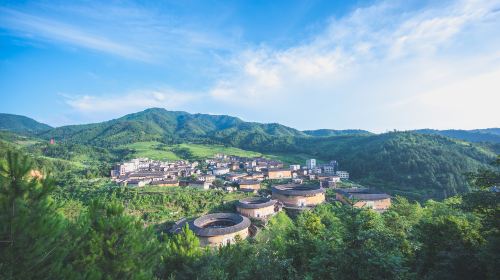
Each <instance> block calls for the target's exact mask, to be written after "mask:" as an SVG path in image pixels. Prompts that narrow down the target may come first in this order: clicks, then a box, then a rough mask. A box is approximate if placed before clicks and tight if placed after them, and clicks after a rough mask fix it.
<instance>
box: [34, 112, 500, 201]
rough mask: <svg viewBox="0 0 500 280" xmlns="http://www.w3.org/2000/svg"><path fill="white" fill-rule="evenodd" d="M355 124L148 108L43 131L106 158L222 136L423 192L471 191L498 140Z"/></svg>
mask: <svg viewBox="0 0 500 280" xmlns="http://www.w3.org/2000/svg"><path fill="white" fill-rule="evenodd" d="M353 132H356V133H355V134H351V135H343V136H326V135H329V134H331V133H332V131H330V130H319V131H316V132H311V131H309V132H301V131H298V130H296V129H293V128H289V127H286V126H283V125H280V124H260V123H252V122H244V121H242V120H240V119H238V118H235V117H230V116H213V115H206V114H189V113H186V112H171V111H167V110H164V109H148V110H145V111H142V112H139V113H135V114H130V115H126V116H124V117H121V118H118V119H115V120H110V121H106V122H102V123H96V124H87V125H73V126H64V127H59V128H55V129H52V130H49V131H45V132H42V133H40V134H38V137H41V138H45V139H47V140H48V139H50V138H55V139H56V142H57V143H60V144H61V145H63V146H57V147H45V148H43V149H42V150H43V151H44V153H45V154H44V155H45V156H56V157H57V153H58V151H59V150H61V151H64V153H63V154H64V155H63V156H60V157H59V158H63V159H66V158H69V157H66V156H65V155H66V154H68V155H71V154H73V155H72V157H74V152H73V151H70V150H68V149H75V147H78V150H82V151H84V150H89V151H90V150H91V151H97V152H94V153H90V154H95V155H96V156H94V158H95V159H97V158H102V157H100V156H99V157H98V156H97V155H98V154H99V152H98V151H101V150H105V151H110V153H109V156H106V158H109V159H111V158H114V159H119V158H120V156H122V155H124V154H126V153H122V152H123V151H119V150H116V148H117V147H120V146H121V145H123V144H129V143H135V142H141V141H158V142H161V143H165V144H173V143H188V142H191V143H203V144H220V145H225V146H231V147H237V148H242V149H245V150H249V151H257V152H261V153H265V154H273V155H274V154H275V155H298V154H301V155H307V156H311V157H315V158H317V159H319V160H323V161H329V160H334V159H335V160H337V161H339V162H340V167H341V169H343V170H347V171H349V172H350V174H351V178H352V179H354V180H355V181H358V182H360V183H363V184H366V185H369V186H371V187H376V188H379V189H382V190H385V191H387V192H389V193H391V194H403V195H405V196H407V197H410V198H414V199H418V200H425V199H427V198H439V199H441V198H445V197H449V196H452V195H454V194H457V193H461V192H466V191H467V190H468V188H469V187H468V183H467V180H466V173H468V172H475V171H477V170H478V169H480V168H483V167H485V166H487V164H488V163H490V162H491V161H492V160H493V159H494V157H495V150H496V148H495V147H496V146H494V145H482V144H475V143H468V142H464V141H461V140H455V139H452V138H449V137H443V136H440V135H433V134H427V133H415V132H390V133H383V134H368V133H364V132H363V131H359V130H355V131H353ZM311 134H313V135H316V136H311ZM317 135H325V136H317ZM76 144H77V146H75V145H76ZM58 147H59V149H57V148H58ZM71 147H73V148H71ZM85 147H89V148H85ZM91 147H92V148H91ZM103 148H104V149H103ZM33 150H34V151H36V149H33ZM61 151H59V152H61ZM49 152H50V153H49ZM61 153H62V152H61ZM87 157H88V156H87ZM95 159H94V160H95ZM297 163H299V164H303V163H302V162H297ZM108 164H109V163H108Z"/></svg>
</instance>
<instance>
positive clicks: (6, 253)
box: [0, 152, 69, 279]
mask: <svg viewBox="0 0 500 280" xmlns="http://www.w3.org/2000/svg"><path fill="white" fill-rule="evenodd" d="M32 170H33V163H32V162H31V161H30V160H29V159H28V158H27V157H25V156H22V155H21V154H19V153H15V152H9V153H7V155H6V157H5V161H2V162H0V278H1V279H53V276H54V275H59V274H61V275H63V274H64V263H63V261H62V258H63V256H64V254H65V253H66V250H67V245H68V244H69V243H68V240H67V238H66V237H65V227H66V223H65V222H64V220H63V218H62V216H60V215H57V214H56V213H55V211H56V208H55V204H54V203H53V201H52V200H51V199H50V197H49V193H50V192H51V191H52V190H53V189H54V185H53V182H52V180H51V179H49V178H46V179H39V178H33V177H30V172H31V171H32ZM59 277H62V276H59Z"/></svg>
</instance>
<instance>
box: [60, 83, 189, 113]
mask: <svg viewBox="0 0 500 280" xmlns="http://www.w3.org/2000/svg"><path fill="white" fill-rule="evenodd" d="M62 96H63V97H64V99H65V102H66V104H67V105H69V106H70V107H71V108H72V109H73V110H75V111H76V112H78V113H81V114H87V115H94V114H98V115H102V114H105V115H113V116H119V115H120V114H124V113H130V112H134V111H139V110H143V109H146V108H151V107H162V108H169V109H177V108H179V107H180V106H182V105H184V104H186V103H187V102H191V101H193V100H194V99H195V94H193V93H188V92H178V91H173V90H170V89H151V90H135V91H131V92H129V93H125V94H117V95H104V96H96V95H76V96H75V95H68V94H63V95H62Z"/></svg>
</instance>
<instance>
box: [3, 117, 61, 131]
mask: <svg viewBox="0 0 500 280" xmlns="http://www.w3.org/2000/svg"><path fill="white" fill-rule="evenodd" d="M50 129H52V127H51V126H50V125H47V124H44V123H40V122H37V121H35V120H34V119H31V118H28V117H25V116H20V115H14V114H4V113H0V130H4V131H10V132H16V133H21V134H32V133H39V132H42V131H47V130H50Z"/></svg>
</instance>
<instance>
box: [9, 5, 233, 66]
mask: <svg viewBox="0 0 500 280" xmlns="http://www.w3.org/2000/svg"><path fill="white" fill-rule="evenodd" d="M88 4H89V5H87V6H80V5H76V4H75V5H73V4H68V5H64V6H61V7H58V6H55V5H47V4H46V5H41V7H38V9H34V10H33V9H31V10H30V9H27V11H20V10H16V9H11V8H2V7H0V28H3V29H6V30H10V31H12V32H13V34H14V35H16V36H21V37H24V38H27V39H31V40H43V41H44V42H46V43H50V44H55V45H59V44H68V45H71V46H75V47H79V48H85V49H90V50H94V51H98V52H102V53H106V54H112V55H116V56H119V57H122V58H127V59H133V60H139V61H144V62H154V63H158V62H159V61H162V60H165V59H166V58H169V57H177V58H178V57H179V56H182V55H184V56H186V57H187V56H190V57H196V56H197V55H200V56H201V55H202V54H206V53H207V52H208V53H209V52H211V51H218V50H228V49H231V48H233V47H234V46H235V45H234V42H232V41H231V40H230V39H227V38H225V37H223V36H221V35H220V34H219V33H217V32H213V31H210V30H203V29H202V28H201V27H200V28H198V29H196V27H188V26H186V25H182V24H181V23H179V21H178V20H176V19H175V15H169V16H165V15H157V14H156V13H154V12H152V11H150V10H147V9H143V8H141V7H139V6H134V5H133V6H127V5H126V4H125V3H123V5H122V6H120V7H117V6H115V5H111V4H109V5H107V4H99V3H91V2H90V3H88ZM128 5H130V4H128Z"/></svg>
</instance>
